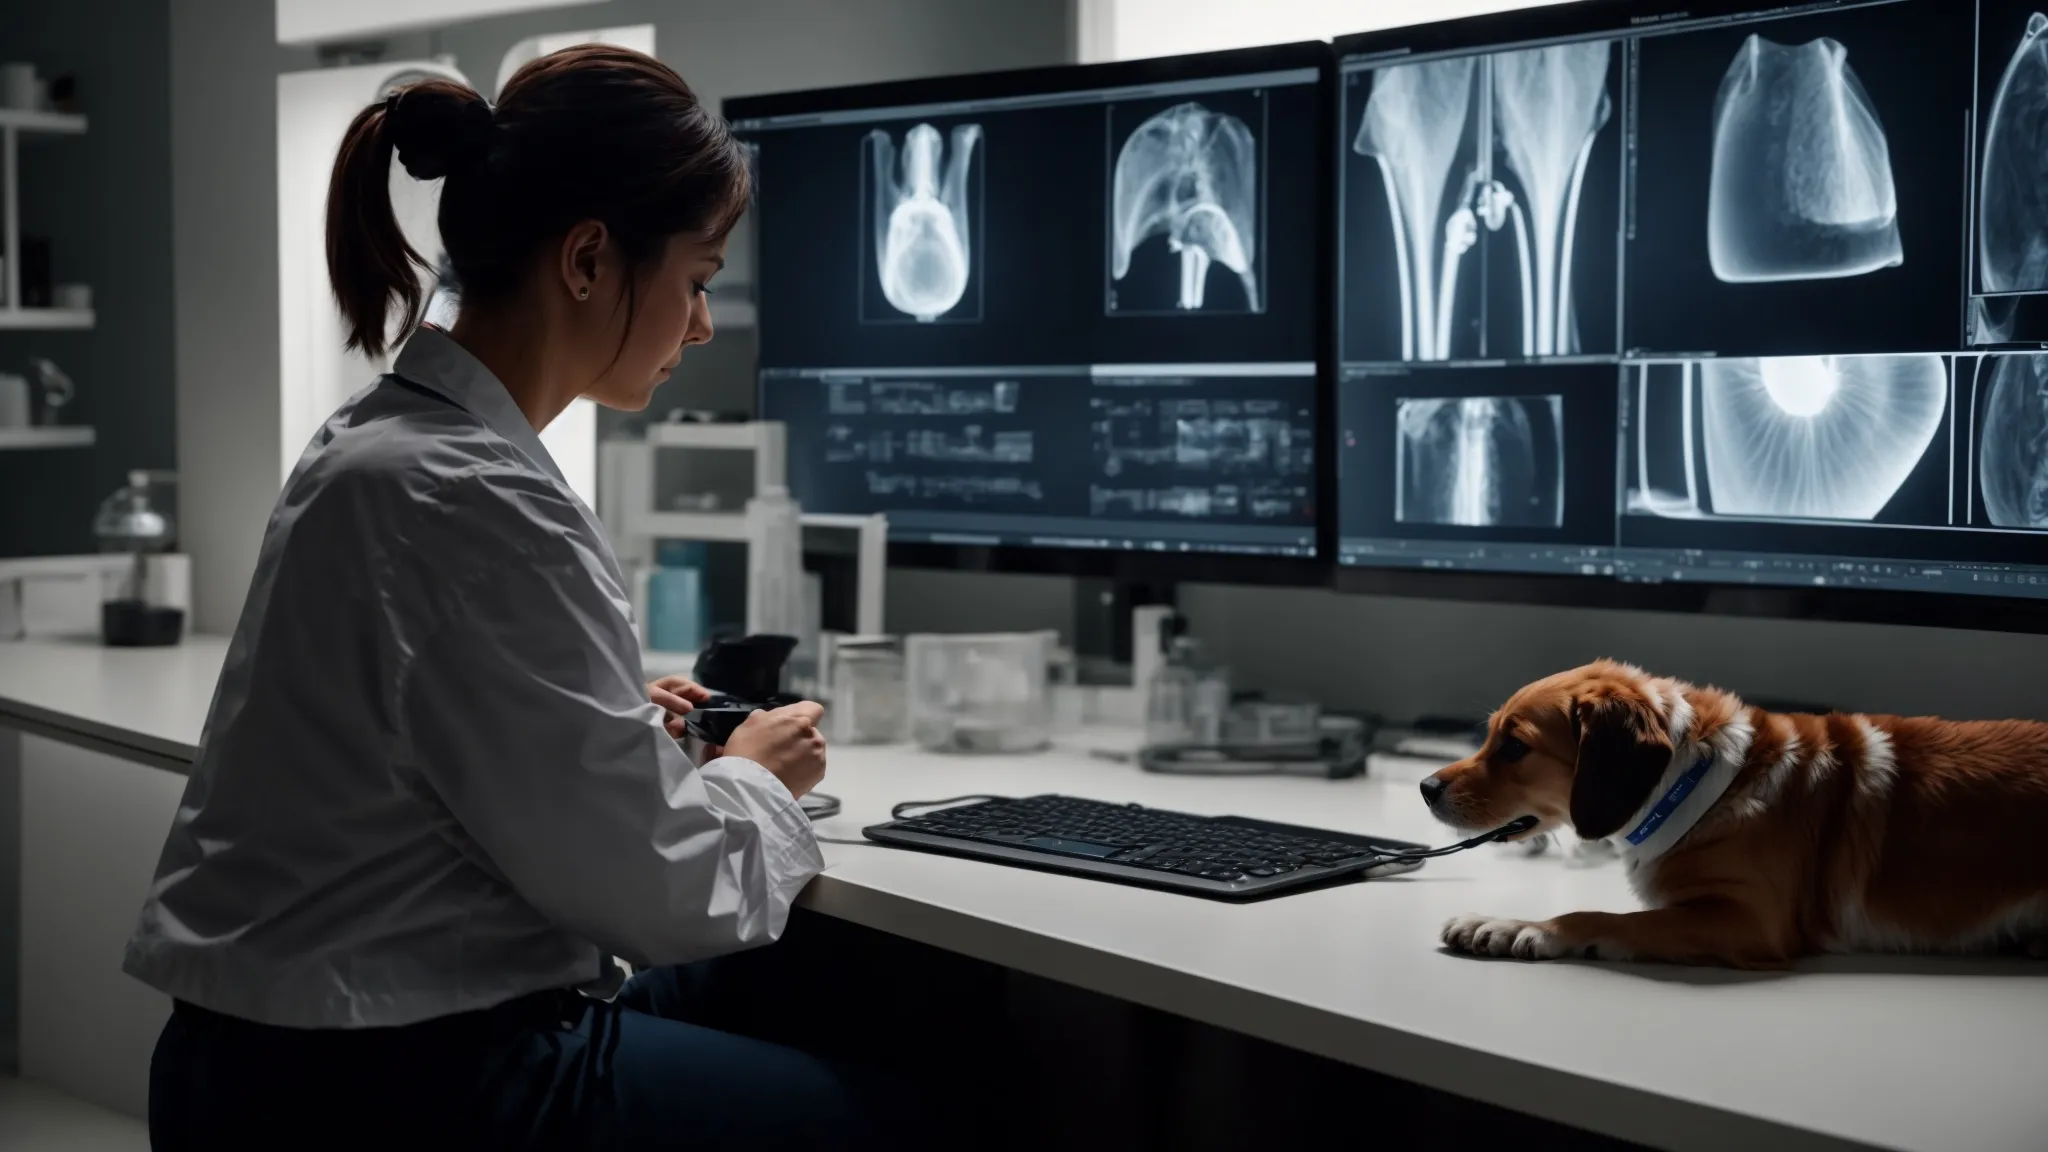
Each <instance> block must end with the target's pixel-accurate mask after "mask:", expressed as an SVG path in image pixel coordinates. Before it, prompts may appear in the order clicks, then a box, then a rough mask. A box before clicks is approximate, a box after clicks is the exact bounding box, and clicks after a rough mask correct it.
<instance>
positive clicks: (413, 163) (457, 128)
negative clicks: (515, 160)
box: [384, 85, 494, 180]
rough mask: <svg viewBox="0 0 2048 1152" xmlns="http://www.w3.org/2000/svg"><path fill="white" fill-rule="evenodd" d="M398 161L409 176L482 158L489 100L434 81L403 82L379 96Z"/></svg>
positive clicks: (449, 170) (486, 150) (487, 146)
mask: <svg viewBox="0 0 2048 1152" xmlns="http://www.w3.org/2000/svg"><path fill="white" fill-rule="evenodd" d="M384 118H385V123H386V124H387V125H388V126H389V129H390V132H391V146H392V149H393V150H394V151H395V152H396V153H397V154H398V162H399V163H400V164H403V165H405V170H406V172H407V173H409V174H411V176H412V178H413V179H415V180H439V179H441V178H442V177H444V176H448V175H451V174H453V173H455V172H460V171H464V170H467V169H470V168H473V167H477V166H480V165H482V164H483V162H484V161H485V160H486V159H488V158H489V157H490V153H491V129H492V126H493V124H494V118H493V115H492V112H491V105H490V102H489V101H487V100H485V99H484V98H483V97H482V96H479V95H477V94H476V93H474V92H470V93H466V94H465V95H463V96H458V95H456V94H455V93H453V92H450V91H449V90H448V89H447V88H445V87H442V86H440V85H427V86H420V85H408V86H406V87H404V88H400V89H399V90H398V91H396V92H393V93H392V94H391V95H389V96H387V97H385V98H384Z"/></svg>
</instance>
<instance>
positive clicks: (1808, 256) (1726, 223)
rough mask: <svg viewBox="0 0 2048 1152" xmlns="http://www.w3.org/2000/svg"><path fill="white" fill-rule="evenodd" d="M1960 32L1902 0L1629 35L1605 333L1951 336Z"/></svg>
mask: <svg viewBox="0 0 2048 1152" xmlns="http://www.w3.org/2000/svg"><path fill="white" fill-rule="evenodd" d="M1972 35H1973V33H1972V21H1971V20H1969V19H1967V18H1962V19H1958V18H1957V13H1956V11H1955V10H1954V9H1953V7H1952V6H1950V5H1946V4H1942V3H1939V2H1934V3H1926V2H1915V3H1898V4H1864V5H1853V6H1851V5H1845V6H1842V7H1840V8H1835V9H1829V10H1825V11H1811V12H1796V13H1795V14H1791V15H1786V16H1783V17H1781V18H1777V19H1769V20H1755V21H1743V22H1740V23H1737V24H1733V25H1716V24H1709V25H1707V26H1704V27H1701V28H1698V29H1688V30H1683V31H1674V32H1670V33H1667V34H1662V35H1646V36H1643V37H1641V38H1640V39H1638V40H1636V41H1634V48H1633V49H1632V52H1633V54H1634V56H1635V57H1636V60H1635V63H1634V64H1633V66H1632V67H1631V68H1630V72H1629V74H1630V76H1631V77H1632V78H1634V85H1633V87H1634V93H1633V101H1632V105H1631V107H1632V131H1631V137H1630V138H1631V140H1632V141H1633V144H1634V156H1633V161H1632V163H1631V164H1630V167H1629V177H1628V183H1629V194H1628V199H1629V225H1628V228H1627V230H1626V256H1625V258H1624V266H1623V271H1622V282H1623V284H1624V286H1625V288H1624V293H1625V299H1624V300H1623V308H1622V311H1623V316H1624V329H1625V330H1624V338H1623V345H1624V346H1625V347H1627V348H1628V349H1630V351H1631V353H1632V354H1669V355H1670V356H1672V357H1673V358H1684V357H1689V356H1693V355H1699V354H1706V353H1713V354H1715V355H1718V356H1721V357H1757V356H1819V355H1848V354H1860V353H1890V352H1937V351H1939V352H1947V351H1952V350H1954V349H1955V348H1956V347H1958V345H1959V343H1960V340H1961V332H1960V330H1961V327H1962V326H1961V324H1960V323H1959V319H1958V312H1957V301H1956V295H1957V286H1958V285H1959V284H1961V283H1963V282H1964V278H1965V261H1966V259H1967V254H1968V251H1969V245H1968V243H1967V242H1966V237H1965V233H1966V229H1967V221H1968V219H1969V209H1968V207H1967V187H1968V184H1969V182H1970V181H1969V178H1968V172H1969V155H1970V152H1971V147H1972V145H1971V141H1970V132H1969V124H1970V108H1969V104H1970V91H1971V87H1970V75H1971V73H1970V67H1971V64H1970V41H1971V38H1972Z"/></svg>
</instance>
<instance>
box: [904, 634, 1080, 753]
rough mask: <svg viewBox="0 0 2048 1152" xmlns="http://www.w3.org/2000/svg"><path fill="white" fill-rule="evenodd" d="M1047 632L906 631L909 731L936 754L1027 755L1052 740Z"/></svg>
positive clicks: (1050, 646)
mask: <svg viewBox="0 0 2048 1152" xmlns="http://www.w3.org/2000/svg"><path fill="white" fill-rule="evenodd" d="M1056 640H1057V636H1056V634H1054V633H1052V632H1001V633H985V634H978V635H959V636H940V635H919V636H911V637H909V638H908V639H907V640H906V641H905V643H904V650H905V654H906V656H907V658H908V661H907V662H908V664H909V670H910V735H911V738H912V739H913V740H915V741H917V743H918V745H919V746H920V747H923V748H926V749H928V750H930V751H934V752H1033V751H1036V750H1038V749H1040V748H1043V747H1045V746H1046V745H1047V744H1049V743H1051V742H1052V702H1051V694H1050V693H1049V692H1048V691H1047V690H1046V670H1047V667H1048V665H1049V663H1050V661H1051V658H1052V650H1053V645H1054V643H1055V642H1056Z"/></svg>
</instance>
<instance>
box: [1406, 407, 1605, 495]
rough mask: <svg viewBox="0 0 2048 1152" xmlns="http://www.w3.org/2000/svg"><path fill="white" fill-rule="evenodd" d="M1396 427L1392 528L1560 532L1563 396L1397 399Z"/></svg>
mask: <svg viewBox="0 0 2048 1152" xmlns="http://www.w3.org/2000/svg"><path fill="white" fill-rule="evenodd" d="M1394 423H1395V438H1394V469H1395V472H1396V473H1397V475H1396V478H1395V482H1394V520H1395V521H1396V522H1397V523H1401V524H1447V525H1456V526H1458V527H1463V528H1558V527H1562V526H1563V524H1564V397H1563V396H1462V397H1441V396H1426V397H1401V398H1398V399H1396V400H1395V401H1394Z"/></svg>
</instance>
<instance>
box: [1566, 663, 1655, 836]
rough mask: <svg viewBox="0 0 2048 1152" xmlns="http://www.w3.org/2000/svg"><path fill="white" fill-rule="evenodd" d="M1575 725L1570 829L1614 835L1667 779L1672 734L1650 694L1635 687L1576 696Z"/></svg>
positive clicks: (1589, 833)
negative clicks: (1576, 759)
mask: <svg viewBox="0 0 2048 1152" xmlns="http://www.w3.org/2000/svg"><path fill="white" fill-rule="evenodd" d="M1572 725H1573V727H1575V728H1576V729H1578V735H1579V764H1578V769H1577V771H1576V772H1575V773H1574V774H1573V776H1572V805H1571V808H1572V830H1573V831H1575V832H1577V833H1578V834H1579V835H1580V836H1581V837H1584V838H1585V839H1587V840H1598V839H1601V838H1603V837H1607V836H1612V835H1614V834H1615V833H1617V832H1620V831H1621V830H1622V827H1621V826H1622V824H1623V823H1625V822H1626V821H1627V820H1628V818H1629V817H1630V816H1633V815H1635V812H1636V809H1638V808H1641V807H1642V806H1643V801H1645V800H1647V799H1649V798H1650V790H1651V789H1652V788H1655V787H1656V786H1657V782H1658V781H1659V780H1661V779H1663V776H1664V769H1665V768H1667V767H1668V766H1670V764H1671V737H1670V735H1669V734H1668V733H1666V732H1665V731H1664V722H1663V721H1662V720H1661V719H1659V718H1658V716H1657V713H1656V711H1655V710H1654V709H1653V708H1651V707H1650V701H1649V699H1648V698H1647V697H1645V696H1644V695H1643V694H1642V693H1641V692H1639V691H1637V690H1636V689H1635V688H1634V687H1633V686H1630V687H1618V688H1617V687H1608V688H1606V689H1604V690H1603V691H1602V692H1601V693H1600V694H1599V695H1597V696H1596V695H1588V696H1581V697H1578V698H1576V699H1574V700H1573V701H1572Z"/></svg>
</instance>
